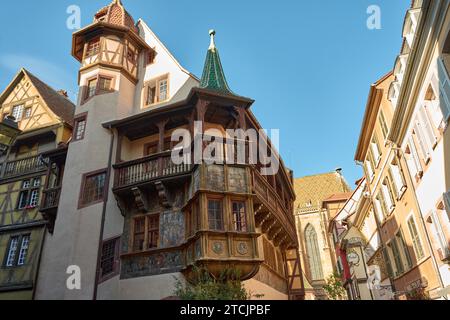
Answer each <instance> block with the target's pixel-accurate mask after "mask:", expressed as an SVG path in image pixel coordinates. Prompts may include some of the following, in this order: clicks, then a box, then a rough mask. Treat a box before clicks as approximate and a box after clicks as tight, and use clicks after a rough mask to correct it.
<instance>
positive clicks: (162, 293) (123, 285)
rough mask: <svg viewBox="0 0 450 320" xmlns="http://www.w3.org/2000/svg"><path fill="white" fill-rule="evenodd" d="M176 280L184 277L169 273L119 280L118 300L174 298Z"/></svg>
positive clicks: (179, 274)
mask: <svg viewBox="0 0 450 320" xmlns="http://www.w3.org/2000/svg"><path fill="white" fill-rule="evenodd" d="M176 279H180V280H182V281H183V279H184V277H183V275H182V274H181V273H170V274H163V275H156V276H150V277H143V278H134V279H127V280H120V285H119V286H120V288H119V290H120V299H123V300H142V299H143V300H161V299H164V298H167V297H171V296H174V295H175V294H174V291H175V284H176V281H177V280H176Z"/></svg>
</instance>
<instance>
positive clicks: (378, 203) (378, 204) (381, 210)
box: [375, 194, 385, 223]
mask: <svg viewBox="0 0 450 320" xmlns="http://www.w3.org/2000/svg"><path fill="white" fill-rule="evenodd" d="M380 198H381V194H378V195H377V197H376V198H375V213H376V214H377V217H378V221H379V222H380V223H383V221H384V217H385V212H384V207H383V204H382V203H381V200H380Z"/></svg>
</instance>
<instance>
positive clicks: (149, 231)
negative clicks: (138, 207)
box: [132, 214, 160, 252]
mask: <svg viewBox="0 0 450 320" xmlns="http://www.w3.org/2000/svg"><path fill="white" fill-rule="evenodd" d="M159 218H160V217H159V214H151V215H147V216H142V217H137V218H135V219H134V224H133V232H132V234H133V240H132V243H133V252H140V251H146V250H151V249H157V248H159V241H160V239H159Z"/></svg>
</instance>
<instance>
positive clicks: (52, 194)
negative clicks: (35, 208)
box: [41, 187, 61, 211]
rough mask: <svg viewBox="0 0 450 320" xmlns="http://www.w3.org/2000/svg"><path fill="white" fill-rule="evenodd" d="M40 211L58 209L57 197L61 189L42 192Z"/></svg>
mask: <svg viewBox="0 0 450 320" xmlns="http://www.w3.org/2000/svg"><path fill="white" fill-rule="evenodd" d="M43 194H44V197H43V199H42V204H41V211H45V210H48V209H53V208H56V207H58V204H59V197H60V195H61V187H57V188H51V189H46V190H44V192H43Z"/></svg>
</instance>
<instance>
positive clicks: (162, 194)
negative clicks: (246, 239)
mask: <svg viewBox="0 0 450 320" xmlns="http://www.w3.org/2000/svg"><path fill="white" fill-rule="evenodd" d="M155 187H156V190H157V191H158V197H159V203H160V204H161V206H162V207H164V208H171V207H172V204H171V203H170V201H169V197H168V192H167V189H166V187H165V186H164V184H163V183H162V182H161V181H157V182H155Z"/></svg>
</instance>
